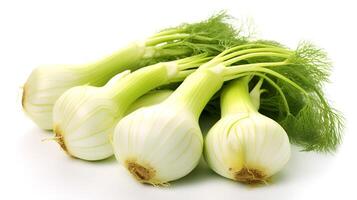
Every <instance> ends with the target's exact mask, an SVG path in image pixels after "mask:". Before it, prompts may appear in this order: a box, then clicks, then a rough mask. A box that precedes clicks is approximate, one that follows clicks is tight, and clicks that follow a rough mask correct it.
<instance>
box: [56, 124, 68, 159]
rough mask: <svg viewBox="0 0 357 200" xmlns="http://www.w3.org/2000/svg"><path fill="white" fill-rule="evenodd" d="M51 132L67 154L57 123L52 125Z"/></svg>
mask: <svg viewBox="0 0 357 200" xmlns="http://www.w3.org/2000/svg"><path fill="white" fill-rule="evenodd" d="M53 132H54V133H55V137H54V140H55V141H56V142H57V143H58V144H59V145H60V147H61V148H62V149H63V151H64V152H66V153H67V154H68V155H70V154H69V153H68V150H67V147H66V144H65V142H64V139H63V132H62V129H61V128H60V127H59V126H58V125H54V127H53Z"/></svg>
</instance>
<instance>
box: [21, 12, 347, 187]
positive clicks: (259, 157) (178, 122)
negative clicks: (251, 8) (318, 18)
mask: <svg viewBox="0 0 357 200" xmlns="http://www.w3.org/2000/svg"><path fill="white" fill-rule="evenodd" d="M229 18H230V17H229V16H228V15H226V14H225V13H221V14H218V15H215V16H213V17H211V18H209V19H208V20H206V21H203V22H199V23H193V24H183V25H180V26H177V27H174V28H169V29H165V30H162V31H160V32H158V33H157V34H154V35H153V36H151V37H149V38H148V39H146V40H145V41H143V42H136V43H133V44H130V45H128V46H127V47H125V48H122V49H121V50H119V51H118V52H116V53H114V54H113V55H111V56H109V57H108V58H105V59H104V60H101V61H98V62H94V63H92V64H87V65H80V66H53V67H48V68H37V69H35V70H34V71H33V72H32V73H31V75H30V77H29V79H28V81H27V82H26V84H25V86H24V93H23V99H22V105H23V108H24V111H25V112H26V113H27V114H28V115H29V116H30V118H31V119H32V120H33V121H35V122H36V123H37V124H38V125H39V126H40V127H41V128H43V129H53V132H54V140H55V141H57V143H58V144H59V145H60V146H61V147H62V149H63V150H64V151H65V152H66V153H67V154H68V155H70V156H72V157H76V158H80V159H83V160H90V161H95V160H102V159H105V158H108V157H110V156H112V155H113V154H114V155H115V157H116V158H117V160H118V161H119V162H120V163H121V164H122V165H123V166H124V167H125V168H126V169H127V170H128V171H129V172H130V173H131V174H132V175H133V176H134V177H135V178H136V179H137V180H138V181H140V182H143V183H149V184H152V185H165V184H167V183H168V182H170V181H173V180H177V179H179V178H182V177H183V176H185V175H187V174H188V173H190V172H191V171H192V170H193V169H194V168H195V167H196V165H197V164H198V162H199V159H200V157H201V156H202V154H203V155H204V158H205V160H206V162H207V164H208V165H209V166H210V168H211V169H212V170H214V171H215V172H216V173H217V174H219V175H221V176H223V177H226V178H229V179H232V180H235V181H239V182H244V183H261V182H266V181H267V180H268V179H269V177H271V176H272V175H274V174H276V173H277V172H279V171H280V170H282V169H283V167H284V165H285V164H286V163H287V162H288V160H289V158H290V143H293V144H296V145H298V146H300V147H301V148H302V149H303V150H306V151H319V152H333V151H335V150H336V148H337V146H338V145H339V144H340V142H341V132H342V127H343V125H342V124H343V123H342V117H341V115H340V114H339V112H338V111H336V110H335V109H334V108H332V107H331V106H330V105H329V102H328V101H327V100H326V98H325V97H324V93H323V84H324V83H325V82H326V81H328V76H329V72H330V69H331V64H330V62H329V60H328V58H327V56H326V53H325V52H324V51H323V50H322V49H319V48H317V47H315V46H314V45H312V44H311V43H308V42H302V43H300V44H299V45H298V47H297V48H296V49H295V50H293V49H289V48H287V47H285V46H283V45H281V44H279V43H278V42H275V41H266V40H251V39H250V38H248V37H245V36H243V35H242V34H240V33H241V31H240V30H237V29H236V28H234V27H233V25H231V24H230V23H228V22H227V19H229ZM204 110H206V111H207V112H204V113H205V114H209V115H218V116H220V119H219V120H218V121H217V122H216V123H215V125H214V126H213V127H212V128H211V129H210V130H209V131H208V133H207V134H205V135H203V134H202V132H201V129H200V126H199V124H198V121H199V118H200V116H201V115H202V112H203V111H204Z"/></svg>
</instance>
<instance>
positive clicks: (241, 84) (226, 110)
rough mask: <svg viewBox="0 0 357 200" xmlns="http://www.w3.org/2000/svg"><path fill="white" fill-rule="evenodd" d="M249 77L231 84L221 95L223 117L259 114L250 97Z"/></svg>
mask: <svg viewBox="0 0 357 200" xmlns="http://www.w3.org/2000/svg"><path fill="white" fill-rule="evenodd" d="M248 83H249V77H247V76H246V77H244V78H240V79H235V80H233V81H231V82H229V83H228V84H227V85H226V86H225V87H224V88H223V91H222V94H221V112H222V117H225V116H227V115H234V114H238V113H249V112H257V109H256V108H255V106H254V104H253V102H252V99H251V97H250V95H249V88H248Z"/></svg>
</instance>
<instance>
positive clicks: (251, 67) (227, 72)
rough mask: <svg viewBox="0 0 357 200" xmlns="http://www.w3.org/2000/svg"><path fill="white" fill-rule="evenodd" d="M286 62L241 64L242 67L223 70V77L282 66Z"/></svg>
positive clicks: (237, 66)
mask: <svg viewBox="0 0 357 200" xmlns="http://www.w3.org/2000/svg"><path fill="white" fill-rule="evenodd" d="M286 64H287V62H285V61H281V62H263V63H253V64H243V65H236V66H230V67H225V68H224V75H225V76H234V75H239V73H242V72H248V71H254V70H256V69H260V68H264V67H277V66H284V65H286Z"/></svg>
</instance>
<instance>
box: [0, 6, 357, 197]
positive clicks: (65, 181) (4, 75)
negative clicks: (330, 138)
mask: <svg viewBox="0 0 357 200" xmlns="http://www.w3.org/2000/svg"><path fill="white" fill-rule="evenodd" d="M0 2H1V3H0V70H1V71H0V72H1V77H0V80H1V84H0V87H1V88H0V89H1V93H0V94H1V98H0V101H1V104H0V106H1V110H0V113H1V114H0V116H1V125H0V126H1V127H2V128H1V129H0V130H1V131H0V136H1V138H0V159H1V160H0V199H28V200H31V199H36V200H41V199H164V198H165V199H167V198H169V199H171V198H172V199H182V198H185V199H198V198H202V199H223V198H224V199H275V200H278V199H314V200H316V199H325V200H326V199H357V195H356V180H357V175H356V173H357V165H356V153H357V148H356V146H357V136H356V131H357V129H356V128H355V127H354V125H356V123H357V121H356V119H357V117H356V114H355V113H356V112H357V110H356V108H355V105H356V102H357V101H356V100H357V99H356V90H355V88H356V78H355V77H356V74H355V73H356V72H357V70H356V68H357V65H356V62H355V60H356V59H355V58H356V57H357V48H356V47H357V42H356V37H357V32H356V19H357V15H356V10H355V8H356V6H355V5H353V1H344V0H339V1H305V0H299V1H273V0H269V1H253V0H245V1H238V0H235V1H223V0H220V1H219V0H217V1H209V0H205V1H195V0H190V1H184V0H176V1H168V0H166V1H164V0H162V1H154V0H150V1H144V0H142V1H136V0H128V1H119V0H117V1H111V2H109V1H97V2H92V1H89V0H87V1H74V0H72V1H65V0H62V1H57V2H54V1H48V0H47V1H39V0H31V1H30V0H28V1H16V0H12V1H0ZM221 9H226V10H227V11H228V12H229V13H230V14H231V15H233V16H235V17H236V18H239V19H244V20H243V21H253V22H254V24H255V26H256V29H255V31H256V32H257V33H258V36H259V37H262V38H265V39H274V40H278V41H280V42H282V43H285V44H287V45H288V46H290V47H292V48H293V47H294V46H296V44H297V43H298V42H299V41H300V40H302V39H307V40H311V41H313V42H314V43H315V44H317V45H319V46H321V47H323V48H324V49H326V50H327V51H328V52H329V55H330V58H331V59H332V60H333V61H334V65H335V68H334V70H333V73H332V76H331V83H330V84H328V85H326V92H327V94H328V96H329V98H330V99H331V100H333V101H332V103H333V104H334V105H335V106H336V107H337V108H338V109H339V110H341V111H342V112H343V113H344V116H345V118H346V128H345V130H344V133H345V137H344V142H343V144H342V145H341V147H340V148H339V150H338V152H337V153H335V155H324V154H316V153H304V152H300V151H299V149H298V148H294V151H293V153H292V156H291V160H290V162H289V163H288V165H287V166H286V167H285V169H284V170H283V171H282V172H281V173H280V174H278V175H277V176H276V177H275V178H274V179H273V182H272V183H270V184H269V185H267V186H262V187H249V186H245V185H242V184H238V183H235V182H232V181H229V180H226V179H224V178H221V177H219V176H217V175H215V174H214V173H213V172H212V171H210V170H208V168H207V167H206V166H205V165H204V164H200V166H199V167H198V168H197V169H196V170H195V171H193V172H192V173H191V174H190V175H189V176H187V177H185V178H183V179H181V180H179V181H177V182H174V183H172V184H171V186H170V187H168V188H155V187H151V186H147V185H141V184H139V183H137V182H135V181H134V180H133V179H132V178H131V177H130V176H129V175H128V174H127V173H126V171H125V170H124V169H123V168H122V167H121V166H119V165H118V164H117V163H116V161H115V159H109V160H106V161H102V162H84V161H80V160H74V159H71V158H69V157H67V156H66V155H65V154H64V153H63V152H62V151H61V150H60V149H59V147H58V145H56V144H54V143H53V142H42V141H41V140H42V139H43V138H48V137H51V134H50V133H47V132H44V131H42V130H40V129H39V128H37V127H36V126H35V125H34V124H33V123H32V122H31V121H30V120H29V119H28V118H27V117H26V116H25V115H24V114H23V113H22V110H21V107H20V101H21V85H22V84H23V83H24V82H25V80H26V78H27V76H28V75H29V73H30V72H31V70H32V69H33V68H35V67H36V66H38V65H40V64H52V63H54V64H63V63H84V62H89V61H93V60H95V59H97V58H100V57H102V56H104V55H107V54H109V53H110V52H112V51H114V50H116V49H117V48H119V47H121V46H123V45H125V44H126V43H127V42H128V41H132V40H135V39H140V38H143V37H145V36H148V35H150V34H151V33H153V32H155V31H157V30H159V29H161V28H164V27H167V26H173V25H177V24H179V23H181V22H191V21H198V20H202V19H205V18H207V17H209V16H210V15H211V14H213V13H214V12H217V11H219V10H221Z"/></svg>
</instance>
